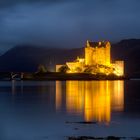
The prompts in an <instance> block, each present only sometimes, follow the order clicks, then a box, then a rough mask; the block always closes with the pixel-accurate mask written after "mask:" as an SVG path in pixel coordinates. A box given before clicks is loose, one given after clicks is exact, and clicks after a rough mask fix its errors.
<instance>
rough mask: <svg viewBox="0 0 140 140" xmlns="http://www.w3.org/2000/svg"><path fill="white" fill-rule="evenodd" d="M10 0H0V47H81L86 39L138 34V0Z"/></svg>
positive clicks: (117, 37) (126, 36)
mask: <svg viewBox="0 0 140 140" xmlns="http://www.w3.org/2000/svg"><path fill="white" fill-rule="evenodd" d="M10 1H11V0H9V1H8V0H7V1H6V2H5V1H4V0H3V1H1V4H3V5H5V7H4V8H0V46H1V49H5V47H6V48H7V49H8V48H9V47H12V46H15V45H18V44H32V45H39V46H46V47H48V46H55V47H82V46H83V45H84V43H85V40H86V39H91V40H100V39H103V40H105V39H107V40H119V39H122V38H131V37H137V38H138V37H140V34H139V32H140V31H139V30H140V29H139V24H140V19H139V14H140V9H139V7H138V4H140V2H139V1H138V0H133V1H132V0H124V1H122V0H116V1H115V0H114V1H112V0H108V1H104V0H59V1H58V0H53V1H52V0H47V1H46V0H41V1H37V0H34V1H33V0H24V1H23V0H13V1H12V2H10Z"/></svg>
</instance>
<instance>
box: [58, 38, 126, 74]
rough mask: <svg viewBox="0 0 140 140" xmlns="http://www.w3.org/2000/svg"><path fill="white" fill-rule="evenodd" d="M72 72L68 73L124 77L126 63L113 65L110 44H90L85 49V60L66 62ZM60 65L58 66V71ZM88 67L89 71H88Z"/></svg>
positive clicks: (78, 59)
mask: <svg viewBox="0 0 140 140" xmlns="http://www.w3.org/2000/svg"><path fill="white" fill-rule="evenodd" d="M66 65H67V66H68V68H69V69H70V70H68V71H67V73H81V72H85V70H86V72H87V71H88V72H90V73H92V74H97V73H102V74H105V75H109V74H115V75H116V76H123V75H124V61H115V63H111V45H110V42H108V41H107V42H105V41H102V42H89V41H87V44H86V47H85V58H79V57H77V59H76V60H75V61H73V62H66ZM59 67H60V65H57V66H56V69H58V68H59ZM87 67H88V68H89V70H87Z"/></svg>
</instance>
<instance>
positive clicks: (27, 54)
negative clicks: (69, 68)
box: [0, 39, 140, 75]
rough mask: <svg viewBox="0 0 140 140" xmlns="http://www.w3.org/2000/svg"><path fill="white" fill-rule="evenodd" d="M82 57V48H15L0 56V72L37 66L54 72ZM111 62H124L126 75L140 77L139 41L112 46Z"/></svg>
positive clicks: (25, 69) (130, 40)
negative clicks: (40, 65)
mask: <svg viewBox="0 0 140 140" xmlns="http://www.w3.org/2000/svg"><path fill="white" fill-rule="evenodd" d="M77 56H84V48H73V49H64V48H61V49H59V48H47V47H46V48H44V47H34V46H27V45H26V46H16V47H14V48H12V49H10V50H8V51H7V52H6V53H5V54H3V55H2V56H0V71H16V72H17V71H19V72H20V71H23V72H28V71H36V70H37V67H38V65H39V64H44V65H46V66H47V68H48V69H49V70H52V69H53V70H54V69H55V65H56V64H64V63H65V62H66V61H73V60H75V59H76V57H77ZM111 56H112V59H113V60H124V61H125V73H126V74H139V75H140V39H127V40H122V41H120V42H118V43H115V44H112V48H111Z"/></svg>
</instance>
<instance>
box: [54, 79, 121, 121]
mask: <svg viewBox="0 0 140 140" xmlns="http://www.w3.org/2000/svg"><path fill="white" fill-rule="evenodd" d="M61 84H62V82H60V81H56V108H57V109H59V108H61V104H62V86H61ZM123 107H124V81H66V111H67V112H68V113H75V114H79V115H83V116H84V118H85V121H98V122H107V123H109V122H110V119H111V111H123Z"/></svg>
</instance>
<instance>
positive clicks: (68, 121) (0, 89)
mask: <svg viewBox="0 0 140 140" xmlns="http://www.w3.org/2000/svg"><path fill="white" fill-rule="evenodd" d="M79 122H95V123H93V124H83V123H79ZM110 135H113V136H121V137H140V81H138V80H130V81H63V82H61V81H9V82H0V139H1V140H19V139H20V140H46V139H47V140H63V139H67V136H96V137H101V136H103V137H106V136H110Z"/></svg>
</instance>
